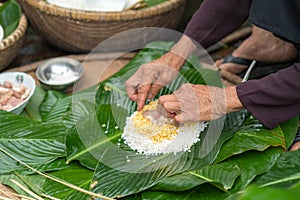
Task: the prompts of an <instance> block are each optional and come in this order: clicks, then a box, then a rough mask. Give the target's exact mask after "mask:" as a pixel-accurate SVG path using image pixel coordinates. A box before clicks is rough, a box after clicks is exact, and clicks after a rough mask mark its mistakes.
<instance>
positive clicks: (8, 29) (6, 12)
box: [0, 0, 22, 38]
mask: <svg viewBox="0 0 300 200" xmlns="http://www.w3.org/2000/svg"><path fill="white" fill-rule="evenodd" d="M21 15H22V11H21V8H20V6H19V4H18V3H17V2H16V1H15V0H10V1H8V2H6V3H4V4H3V5H2V6H1V7H0V25H1V26H2V27H3V30H4V38H5V37H7V36H9V35H10V34H11V33H12V32H13V31H14V30H15V29H16V28H17V26H18V24H19V20H20V18H21Z"/></svg>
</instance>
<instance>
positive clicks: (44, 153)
mask: <svg viewBox="0 0 300 200" xmlns="http://www.w3.org/2000/svg"><path fill="white" fill-rule="evenodd" d="M0 115H1V117H0V126H1V128H0V148H2V149H4V150H5V151H6V152H8V153H9V154H11V155H12V156H14V157H16V158H17V159H19V160H21V161H23V162H26V163H27V164H30V165H39V164H42V163H47V162H50V161H53V160H55V159H56V158H58V157H62V156H65V144H64V136H65V128H64V126H62V125H61V124H48V123H40V122H34V121H31V120H29V119H26V118H24V117H22V116H17V115H14V114H11V113H7V112H4V111H0ZM0 155H1V156H0V158H1V166H0V169H1V171H0V173H6V172H8V171H11V170H15V169H19V168H20V165H19V164H18V163H17V162H16V161H15V160H13V159H12V158H9V156H8V155H7V154H5V153H4V152H3V151H1V152H0Z"/></svg>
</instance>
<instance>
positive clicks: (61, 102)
mask: <svg viewBox="0 0 300 200" xmlns="http://www.w3.org/2000/svg"><path fill="white" fill-rule="evenodd" d="M70 104H71V97H67V96H66V95H65V94H63V93H61V92H58V91H48V92H47V94H46V97H45V99H44V101H43V102H42V104H41V106H40V113H41V116H42V119H43V121H47V122H48V123H51V122H52V123H57V122H61V121H62V120H63V116H65V114H66V112H67V111H68V108H69V106H70Z"/></svg>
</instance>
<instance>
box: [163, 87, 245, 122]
mask: <svg viewBox="0 0 300 200" xmlns="http://www.w3.org/2000/svg"><path fill="white" fill-rule="evenodd" d="M158 104H159V105H160V106H158V108H159V109H158V112H161V113H162V114H163V115H165V116H166V117H171V118H174V120H175V121H176V122H178V123H179V124H181V123H184V122H187V121H210V120H213V119H217V118H219V117H221V116H222V115H224V114H226V113H229V112H233V111H237V110H240V109H242V108H243V106H242V104H241V102H240V101H239V99H238V96H237V93H236V88H235V86H232V87H228V88H218V87H213V86H205V85H193V84H184V85H182V86H181V87H180V88H179V89H178V90H177V91H175V92H174V94H172V95H164V96H161V97H160V98H159V101H158Z"/></svg>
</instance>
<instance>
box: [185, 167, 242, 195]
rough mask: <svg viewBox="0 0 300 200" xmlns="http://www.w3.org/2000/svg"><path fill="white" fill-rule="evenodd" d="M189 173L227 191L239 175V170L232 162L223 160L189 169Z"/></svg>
mask: <svg viewBox="0 0 300 200" xmlns="http://www.w3.org/2000/svg"><path fill="white" fill-rule="evenodd" d="M190 173H191V174H193V175H194V176H197V177H199V178H202V179H203V180H206V181H207V182H209V183H211V184H213V185H214V186H216V187H217V188H219V189H221V190H223V191H225V192H227V191H228V190H229V189H231V188H232V186H233V184H234V181H235V180H236V179H237V177H238V176H239V175H240V170H239V167H238V166H237V165H236V164H235V163H234V162H224V163H219V164H215V165H210V166H207V167H204V168H202V169H200V170H196V171H191V172H190Z"/></svg>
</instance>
